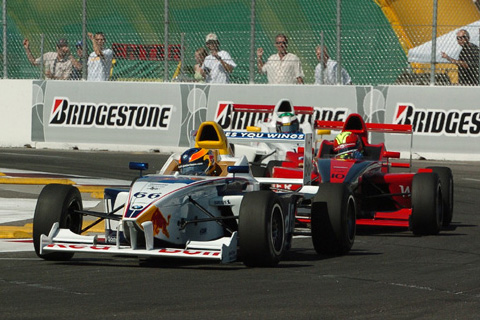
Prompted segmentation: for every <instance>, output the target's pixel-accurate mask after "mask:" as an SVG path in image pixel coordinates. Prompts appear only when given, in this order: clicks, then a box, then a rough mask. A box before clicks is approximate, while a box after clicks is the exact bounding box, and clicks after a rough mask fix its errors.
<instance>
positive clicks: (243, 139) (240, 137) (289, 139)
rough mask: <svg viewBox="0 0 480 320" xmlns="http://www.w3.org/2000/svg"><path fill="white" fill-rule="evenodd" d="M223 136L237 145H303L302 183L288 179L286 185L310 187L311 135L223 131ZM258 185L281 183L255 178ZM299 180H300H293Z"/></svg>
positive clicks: (274, 180)
mask: <svg viewBox="0 0 480 320" xmlns="http://www.w3.org/2000/svg"><path fill="white" fill-rule="evenodd" d="M225 136H226V137H227V139H228V141H229V142H238V143H253V142H265V143H296V144H298V145H303V146H304V148H303V152H304V153H303V181H293V180H294V179H290V180H289V181H288V182H287V183H292V184H293V183H294V182H297V183H296V184H300V183H301V184H303V185H310V184H311V183H312V178H311V172H312V169H313V168H312V161H313V152H312V145H313V137H312V134H311V133H276V132H250V131H225ZM257 180H258V181H259V182H260V183H265V184H272V183H282V182H279V180H278V179H275V178H257ZM295 180H300V179H295Z"/></svg>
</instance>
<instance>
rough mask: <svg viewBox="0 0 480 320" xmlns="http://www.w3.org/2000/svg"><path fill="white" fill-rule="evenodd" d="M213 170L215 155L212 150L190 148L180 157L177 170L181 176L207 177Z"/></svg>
mask: <svg viewBox="0 0 480 320" xmlns="http://www.w3.org/2000/svg"><path fill="white" fill-rule="evenodd" d="M214 169H215V155H214V153H213V151H212V150H209V149H203V148H191V149H188V150H187V151H185V152H184V153H183V154H182V155H181V156H180V162H179V164H178V170H179V171H180V174H182V175H194V176H209V175H211V174H212V172H213V170H214Z"/></svg>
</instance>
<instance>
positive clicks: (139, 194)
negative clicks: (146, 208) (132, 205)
mask: <svg viewBox="0 0 480 320" xmlns="http://www.w3.org/2000/svg"><path fill="white" fill-rule="evenodd" d="M160 195H161V193H147V192H137V193H135V194H134V195H133V196H134V197H135V198H145V197H147V198H149V199H156V198H159V197H160Z"/></svg>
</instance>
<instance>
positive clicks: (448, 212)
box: [428, 167, 453, 227]
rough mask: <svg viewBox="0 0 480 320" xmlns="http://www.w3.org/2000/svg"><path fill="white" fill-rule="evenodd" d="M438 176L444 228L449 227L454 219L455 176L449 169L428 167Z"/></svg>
mask: <svg viewBox="0 0 480 320" xmlns="http://www.w3.org/2000/svg"><path fill="white" fill-rule="evenodd" d="M428 169H432V171H433V172H434V173H436V174H438V177H439V178H440V185H441V187H442V202H443V222H442V225H443V226H444V227H448V226H449V225H450V223H451V222H452V218H453V174H452V169H450V168H448V167H428Z"/></svg>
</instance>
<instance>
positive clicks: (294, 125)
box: [276, 112, 300, 133]
mask: <svg viewBox="0 0 480 320" xmlns="http://www.w3.org/2000/svg"><path fill="white" fill-rule="evenodd" d="M276 128H277V132H282V133H297V132H300V122H298V119H297V117H296V116H295V115H294V114H293V113H291V112H285V113H282V114H280V115H279V116H278V120H277V123H276Z"/></svg>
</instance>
